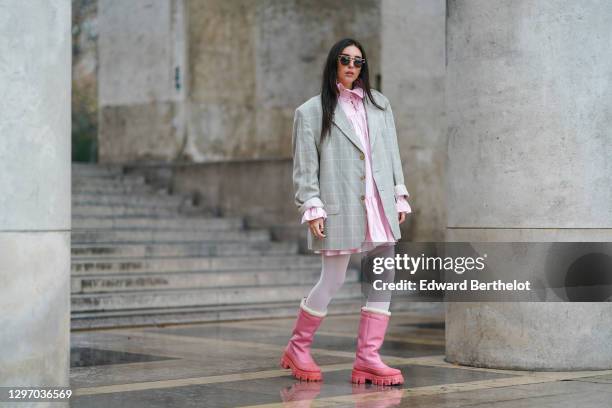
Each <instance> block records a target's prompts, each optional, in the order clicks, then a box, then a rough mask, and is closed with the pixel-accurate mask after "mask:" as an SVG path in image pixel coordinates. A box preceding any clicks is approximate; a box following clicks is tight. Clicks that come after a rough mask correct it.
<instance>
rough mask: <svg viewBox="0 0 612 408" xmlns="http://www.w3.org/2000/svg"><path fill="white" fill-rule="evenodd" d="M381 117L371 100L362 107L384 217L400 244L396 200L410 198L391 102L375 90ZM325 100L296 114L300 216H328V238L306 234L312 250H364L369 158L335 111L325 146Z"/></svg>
mask: <svg viewBox="0 0 612 408" xmlns="http://www.w3.org/2000/svg"><path fill="white" fill-rule="evenodd" d="M372 95H373V97H374V98H375V99H376V102H377V103H378V104H379V105H380V106H383V107H385V110H384V111H382V110H380V109H378V108H377V107H375V106H374V105H372V103H371V102H370V100H369V99H368V97H367V95H366V96H364V99H363V101H364V106H365V111H366V117H367V122H368V134H369V138H370V149H371V155H372V173H373V176H374V181H375V182H376V186H377V187H378V191H379V193H380V197H381V199H382V204H383V207H384V210H385V215H386V217H387V219H388V221H389V225H390V226H391V230H392V231H393V235H394V237H395V238H396V239H400V238H401V233H400V228H399V221H398V214H397V210H396V206H395V203H396V199H395V196H396V194H397V195H406V196H408V195H409V193H408V190H407V189H406V186H405V185H404V175H403V173H402V163H401V159H400V153H399V148H398V144H397V135H396V130H395V121H394V119H393V112H392V111H391V105H390V104H389V100H388V99H387V98H386V97H385V96H384V95H383V94H382V93H380V92H378V91H377V90H374V89H372ZM321 122H322V107H321V95H316V96H313V97H312V98H310V99H309V100H307V101H306V102H304V103H303V104H302V105H300V106H299V107H298V108H297V109H296V110H295V116H294V120H293V138H292V148H293V185H294V189H295V204H296V206H297V207H298V210H299V212H300V214H302V215H303V214H304V212H305V211H306V210H308V209H309V208H310V207H323V208H324V209H325V211H326V213H327V219H326V220H325V230H324V234H325V235H326V237H325V238H322V239H318V238H315V237H314V236H313V234H312V232H311V231H310V229H309V228H308V229H307V234H308V249H309V250H321V249H349V248H356V247H360V246H361V244H362V242H363V240H364V238H365V233H366V230H365V228H366V207H365V202H364V201H363V200H364V195H365V152H364V150H363V147H362V146H361V141H360V138H359V135H358V134H357V133H356V132H355V130H354V129H353V127H352V124H351V122H350V121H349V119H348V117H347V116H346V114H345V113H344V111H343V109H342V107H341V106H340V103H339V102H338V104H337V105H336V110H335V112H334V119H333V123H332V127H331V134H328V135H326V136H325V139H324V141H323V143H321V136H320V134H321V124H322V123H321Z"/></svg>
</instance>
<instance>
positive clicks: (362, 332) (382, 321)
mask: <svg viewBox="0 0 612 408" xmlns="http://www.w3.org/2000/svg"><path fill="white" fill-rule="evenodd" d="M390 316H391V313H390V312H387V311H386V310H377V309H368V308H365V307H362V308H361V320H360V321H359V337H358V338H357V353H356V354H355V363H354V364H353V372H352V375H351V381H352V382H353V383H356V384H361V383H365V382H366V381H371V382H372V384H377V385H395V384H403V383H404V377H403V376H402V372H401V371H400V370H398V369H396V368H391V367H389V366H388V365H386V364H385V363H383V362H382V360H381V359H380V355H379V354H378V350H379V349H380V347H381V346H382V344H383V341H384V339H385V333H386V331H387V326H388V325H389V317H390Z"/></svg>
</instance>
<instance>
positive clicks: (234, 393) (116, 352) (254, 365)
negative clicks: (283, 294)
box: [71, 313, 612, 408]
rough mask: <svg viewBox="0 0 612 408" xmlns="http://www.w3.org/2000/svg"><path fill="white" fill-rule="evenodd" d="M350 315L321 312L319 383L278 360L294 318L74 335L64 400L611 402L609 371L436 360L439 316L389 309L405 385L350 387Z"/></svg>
mask: <svg viewBox="0 0 612 408" xmlns="http://www.w3.org/2000/svg"><path fill="white" fill-rule="evenodd" d="M357 319H358V316H357V314H355V315H353V316H333V317H328V318H327V319H325V321H324V323H323V325H322V326H321V328H320V330H319V332H318V333H317V337H316V340H315V344H314V346H313V347H314V353H313V354H314V356H315V358H316V360H317V362H318V363H319V364H320V365H321V366H322V368H323V370H324V381H323V382H322V383H303V382H298V381H295V380H294V379H293V378H292V377H291V376H290V375H289V372H288V370H283V369H280V368H279V367H278V365H277V364H278V359H279V357H280V353H281V351H282V348H283V346H284V345H285V344H286V342H287V340H288V338H289V335H290V331H291V327H292V325H293V319H271V320H251V321H247V322H228V323H212V324H194V325H181V326H168V327H163V328H159V327H148V328H134V329H121V330H99V331H87V332H73V333H72V359H71V362H72V363H71V365H72V368H71V386H72V389H73V391H74V395H75V396H74V397H73V398H72V400H71V407H87V408H96V407H105V408H106V407H113V408H122V407H129V408H138V407H151V408H154V407H207V408H209V407H210V408H214V407H246V406H258V407H275V406H280V407H286V406H291V407H310V406H316V407H328V406H333V407H364V408H370V407H371V408H374V407H390V406H401V407H419V408H421V407H468V406H469V407H494V408H502V407H503V408H506V407H553V406H554V407H577V406H580V408H590V407H612V370H611V371H605V372H602V371H598V372H572V373H568V372H566V373H552V372H539V373H537V372H522V371H504V370H487V369H478V368H471V367H462V366H456V365H452V364H448V363H446V362H444V360H443V353H444V324H443V317H442V316H441V315H424V314H412V313H394V314H393V316H392V319H391V326H390V328H389V331H388V333H387V340H386V342H385V344H384V347H383V350H382V353H383V355H384V359H385V361H386V362H387V363H388V364H390V365H393V366H395V367H398V368H400V369H401V370H402V372H403V374H404V378H405V379H406V383H405V384H404V385H403V386H402V387H377V386H371V385H370V384H368V385H360V386H356V385H352V384H351V383H350V382H349V379H350V370H351V366H352V361H353V356H354V348H355V332H356V330H357V325H358V320H357Z"/></svg>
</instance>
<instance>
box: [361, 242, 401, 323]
mask: <svg viewBox="0 0 612 408" xmlns="http://www.w3.org/2000/svg"><path fill="white" fill-rule="evenodd" d="M373 251H375V256H380V257H385V258H395V246H393V245H390V246H383V247H378V248H375V249H374V250H373ZM371 254H372V253H370V255H371ZM376 279H380V280H382V281H383V282H384V283H390V282H393V280H394V279H395V267H391V268H385V271H384V272H383V273H382V274H380V275H377V276H376ZM369 289H370V292H369V294H368V300H367V302H366V305H365V307H366V308H367V309H374V310H382V311H385V312H388V311H389V306H390V305H391V293H392V292H391V291H390V290H386V291H375V290H374V289H373V288H372V287H370V288H369Z"/></svg>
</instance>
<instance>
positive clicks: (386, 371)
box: [281, 38, 411, 385]
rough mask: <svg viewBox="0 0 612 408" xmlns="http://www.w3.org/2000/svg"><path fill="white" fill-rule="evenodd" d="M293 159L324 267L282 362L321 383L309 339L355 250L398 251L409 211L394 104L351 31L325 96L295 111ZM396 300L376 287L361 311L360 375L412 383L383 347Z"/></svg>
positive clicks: (326, 81)
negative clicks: (374, 82)
mask: <svg viewBox="0 0 612 408" xmlns="http://www.w3.org/2000/svg"><path fill="white" fill-rule="evenodd" d="M293 160H294V161H293V182H294V187H295V191H296V194H295V204H296V205H297V207H298V209H299V211H300V213H301V214H302V223H305V222H308V224H309V227H310V229H309V234H308V249H310V250H313V251H314V252H315V253H318V254H321V259H322V269H321V277H320V279H319V281H318V282H317V284H316V285H315V286H314V287H313V289H312V290H311V291H310V293H309V295H308V297H306V298H304V299H302V302H301V305H300V308H299V311H298V317H297V320H296V323H295V327H294V329H293V334H292V337H291V339H290V340H289V344H288V345H287V347H286V348H285V351H284V353H283V356H282V357H281V366H282V367H284V368H291V371H292V373H293V375H294V376H295V377H296V378H298V379H302V380H307V381H308V380H309V381H318V380H321V379H322V375H321V369H320V368H319V366H318V365H317V364H316V363H315V361H314V360H313V358H312V356H311V355H310V345H311V343H312V340H313V337H314V333H315V331H316V330H317V329H318V327H319V325H320V324H321V321H322V320H323V318H324V317H325V316H326V314H327V306H328V304H329V302H330V301H331V299H332V297H333V296H334V294H335V293H336V292H337V291H338V290H339V289H340V287H341V286H342V284H343V283H344V279H345V276H346V270H347V267H348V263H349V259H350V255H351V254H352V253H356V252H364V251H370V250H372V249H374V248H376V247H379V246H380V247H383V249H384V251H385V252H386V253H387V254H390V253H393V252H394V245H395V242H396V241H397V240H398V239H399V238H400V237H401V234H400V229H399V224H400V223H402V222H404V219H405V214H406V213H409V212H411V209H410V206H409V204H408V202H407V201H406V198H407V197H408V196H409V194H408V190H407V189H406V186H405V185H404V176H403V173H402V163H401V160H400V155H399V149H398V144H397V136H396V130H395V123H394V119H393V113H392V111H391V106H390V104H389V101H388V99H387V98H386V97H385V96H384V95H383V94H382V93H380V92H378V91H376V90H375V89H371V88H370V80H369V75H368V65H367V59H366V54H365V51H364V49H363V47H362V46H361V44H359V42H357V41H355V40H353V39H350V38H346V39H343V40H341V41H339V42H337V43H336V44H335V45H334V46H333V47H332V48H331V50H330V51H329V54H328V57H327V63H326V65H325V69H324V72H323V83H322V89H321V94H320V95H317V96H314V97H312V98H310V99H309V100H308V101H306V102H305V103H303V104H302V105H301V106H299V107H298V108H297V109H296V111H295V117H294V124H293ZM390 256H393V255H390ZM385 300H386V299H385ZM389 300H390V299H389ZM389 304H390V302H389V301H379V298H377V299H376V301H375V300H374V298H373V297H372V295H369V296H368V302H367V304H366V305H365V307H362V309H361V319H360V323H359V331H358V339H357V352H356V358H355V363H354V365H353V371H352V376H351V380H352V382H354V383H362V382H366V381H371V382H372V383H375V384H382V385H385V384H402V383H403V381H404V379H403V376H402V373H401V372H400V371H399V370H397V369H394V368H391V367H388V366H387V365H386V364H384V363H383V362H382V360H381V358H380V355H379V354H378V350H379V349H380V347H381V346H382V343H383V340H384V335H385V332H386V330H387V326H388V323H389V317H390V315H391V313H390V312H389Z"/></svg>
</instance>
